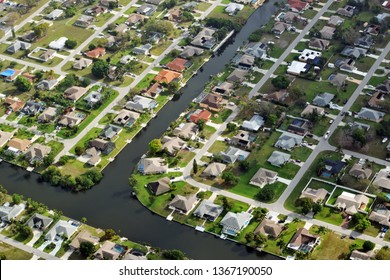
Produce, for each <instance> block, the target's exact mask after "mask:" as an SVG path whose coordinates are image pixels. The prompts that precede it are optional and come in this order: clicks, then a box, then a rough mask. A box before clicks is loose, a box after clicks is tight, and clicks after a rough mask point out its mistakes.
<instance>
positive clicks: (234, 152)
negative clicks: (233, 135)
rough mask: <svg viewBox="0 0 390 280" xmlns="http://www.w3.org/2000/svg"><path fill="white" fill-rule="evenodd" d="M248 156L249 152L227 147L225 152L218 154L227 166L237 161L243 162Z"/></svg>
mask: <svg viewBox="0 0 390 280" xmlns="http://www.w3.org/2000/svg"><path fill="white" fill-rule="evenodd" d="M249 154H250V153H249V152H247V151H244V150H241V149H238V148H236V147H228V148H227V149H226V151H224V152H221V153H220V156H221V158H222V161H224V162H226V163H228V164H233V163H235V162H236V161H237V160H238V161H243V160H245V159H246V158H247V157H248V156H249Z"/></svg>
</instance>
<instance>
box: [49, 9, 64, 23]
mask: <svg viewBox="0 0 390 280" xmlns="http://www.w3.org/2000/svg"><path fill="white" fill-rule="evenodd" d="M63 13H64V11H63V10H61V9H55V10H53V11H52V12H51V13H50V14H48V15H47V16H45V18H46V19H50V20H56V19H58V18H59V17H60V16H61V15H62V14H63Z"/></svg>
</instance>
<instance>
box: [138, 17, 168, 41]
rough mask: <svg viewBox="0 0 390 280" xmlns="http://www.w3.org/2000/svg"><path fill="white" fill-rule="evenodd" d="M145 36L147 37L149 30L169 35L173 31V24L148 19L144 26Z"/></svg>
mask: <svg viewBox="0 0 390 280" xmlns="http://www.w3.org/2000/svg"><path fill="white" fill-rule="evenodd" d="M144 30H145V36H146V37H147V36H148V35H149V34H150V33H151V32H159V33H162V34H164V35H166V36H170V35H172V34H174V33H175V28H174V26H173V24H172V23H171V22H169V21H165V20H154V19H152V20H150V19H149V20H148V22H147V23H146V24H145V27H144Z"/></svg>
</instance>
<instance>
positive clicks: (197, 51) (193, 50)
mask: <svg viewBox="0 0 390 280" xmlns="http://www.w3.org/2000/svg"><path fill="white" fill-rule="evenodd" d="M203 53H204V50H203V49H201V48H197V47H193V46H186V47H185V48H184V50H183V51H182V52H181V53H180V55H179V56H180V57H182V58H191V57H193V56H199V55H201V54H203Z"/></svg>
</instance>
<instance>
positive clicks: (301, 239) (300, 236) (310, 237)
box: [289, 228, 319, 247]
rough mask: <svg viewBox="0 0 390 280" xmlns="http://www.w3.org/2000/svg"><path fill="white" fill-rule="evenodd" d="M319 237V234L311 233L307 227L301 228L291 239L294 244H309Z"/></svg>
mask: <svg viewBox="0 0 390 280" xmlns="http://www.w3.org/2000/svg"><path fill="white" fill-rule="evenodd" d="M317 238H319V236H318V235H314V234H310V233H309V231H308V230H307V229H305V228H300V229H298V231H297V232H296V233H295V235H294V237H293V238H292V239H291V241H290V243H289V244H291V245H292V246H298V247H299V246H301V245H303V244H308V243H311V242H314V241H315V240H317Z"/></svg>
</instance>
